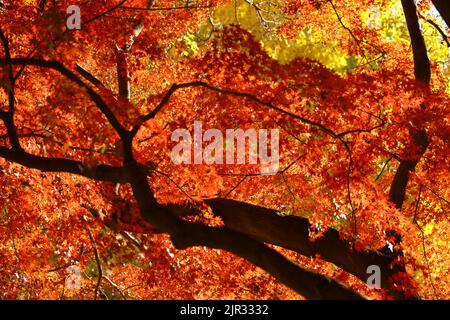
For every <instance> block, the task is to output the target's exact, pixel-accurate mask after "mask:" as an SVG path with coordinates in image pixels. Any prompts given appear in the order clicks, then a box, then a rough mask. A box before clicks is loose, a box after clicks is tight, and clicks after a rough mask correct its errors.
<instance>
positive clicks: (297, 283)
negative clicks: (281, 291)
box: [126, 162, 364, 299]
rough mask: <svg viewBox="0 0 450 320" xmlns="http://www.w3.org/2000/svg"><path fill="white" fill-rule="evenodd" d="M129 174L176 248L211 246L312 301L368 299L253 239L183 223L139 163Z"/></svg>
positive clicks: (142, 203) (150, 217)
mask: <svg viewBox="0 0 450 320" xmlns="http://www.w3.org/2000/svg"><path fill="white" fill-rule="evenodd" d="M126 170H127V172H128V177H129V179H130V184H131V187H132V190H133V194H134V196H135V198H136V201H137V203H138V206H139V208H140V210H141V214H142V216H143V217H144V218H145V219H146V220H147V221H148V222H149V223H151V224H152V225H154V226H155V227H156V228H158V229H159V230H161V231H163V232H166V233H168V234H170V236H171V237H172V241H173V244H174V245H175V247H176V248H178V249H185V248H188V247H190V246H207V247H209V248H216V249H224V250H226V251H229V252H231V253H234V254H236V255H238V256H240V257H242V258H245V259H247V260H248V261H250V262H252V263H253V264H255V265H257V266H259V267H261V268H262V269H264V270H265V271H267V272H269V273H270V274H272V275H273V276H274V277H275V278H277V279H278V280H280V281H281V282H282V283H284V284H286V285H287V286H289V287H290V288H292V289H293V290H295V291H297V292H298V293H300V294H302V295H303V296H304V297H305V298H308V299H364V297H363V296H361V295H360V294H359V293H357V292H355V291H353V290H351V289H349V288H347V287H346V286H344V285H343V284H341V283H339V282H338V281H335V280H333V279H331V278H329V277H326V276H324V275H321V274H318V273H314V272H311V271H308V270H305V269H302V268H301V267H300V266H298V265H296V264H295V263H293V262H291V261H290V260H288V259H287V258H286V257H284V256H283V255H281V254H280V253H278V252H277V251H275V250H273V249H271V248H269V247H267V246H266V245H265V244H263V243H262V242H260V241H258V240H256V239H254V238H253V237H250V236H248V235H245V234H243V233H240V232H237V231H234V230H231V229H228V228H223V227H209V226H206V225H202V224H198V223H192V222H188V221H185V220H182V219H180V218H179V217H177V216H175V215H174V214H173V213H172V212H171V211H169V210H168V209H167V208H165V207H164V206H161V205H159V204H158V203H157V201H156V199H155V198H154V195H153V193H152V191H151V189H150V186H149V184H148V181H147V177H146V175H145V173H144V172H143V171H142V168H140V167H139V165H138V164H137V163H136V162H129V163H127V165H126ZM266 227H267V226H266Z"/></svg>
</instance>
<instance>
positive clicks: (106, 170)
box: [0, 147, 127, 183]
mask: <svg viewBox="0 0 450 320" xmlns="http://www.w3.org/2000/svg"><path fill="white" fill-rule="evenodd" d="M0 157H1V158H4V159H5V160H8V161H11V162H14V163H17V164H20V165H23V166H25V167H28V168H31V169H37V170H40V171H43V172H66V173H72V174H76V175H80V176H83V177H86V178H90V179H93V180H97V181H111V182H118V183H125V182H126V181H127V179H126V175H125V172H124V170H123V168H122V167H112V166H109V165H96V166H90V165H87V164H83V163H81V162H79V161H75V160H70V159H64V158H46V157H40V156H35V155H32V154H29V153H26V152H24V151H17V150H13V149H8V148H6V147H0Z"/></svg>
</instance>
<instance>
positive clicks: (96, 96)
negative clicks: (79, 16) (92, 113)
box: [0, 58, 128, 139]
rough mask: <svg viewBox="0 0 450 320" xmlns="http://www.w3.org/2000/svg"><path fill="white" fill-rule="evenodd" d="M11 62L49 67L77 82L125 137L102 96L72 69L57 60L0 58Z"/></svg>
mask: <svg viewBox="0 0 450 320" xmlns="http://www.w3.org/2000/svg"><path fill="white" fill-rule="evenodd" d="M8 63H10V64H13V65H32V66H37V67H43V68H49V69H53V70H55V71H58V72H59V73H61V74H62V75H64V76H65V77H66V78H68V79H69V80H72V81H73V82H75V83H76V84H78V85H79V86H80V87H83V88H84V89H86V91H87V93H88V94H89V96H90V97H91V99H92V101H94V102H95V104H96V105H97V107H98V108H99V109H100V111H101V112H102V113H103V114H104V115H105V117H106V119H107V120H108V121H109V123H110V124H111V126H112V127H113V128H114V129H115V131H116V132H117V134H118V135H119V136H120V137H121V138H122V139H126V138H127V136H128V133H127V130H126V129H125V128H124V127H123V126H122V125H121V124H120V122H119V120H117V118H116V116H115V115H114V113H113V112H112V111H111V109H110V108H109V107H108V105H107V104H106V102H105V101H104V100H103V98H102V97H101V96H100V95H99V94H97V93H96V92H95V91H94V90H93V89H92V88H91V87H90V86H88V85H87V84H86V83H84V82H83V81H82V80H81V79H80V78H79V77H78V76H77V75H76V74H74V73H73V72H72V71H70V70H69V69H67V68H66V67H65V66H64V65H63V64H62V63H60V62H58V61H49V60H41V59H34V58H12V59H10V60H9V61H8V59H4V58H2V59H0V65H6V64H8Z"/></svg>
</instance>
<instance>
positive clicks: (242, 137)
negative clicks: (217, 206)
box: [171, 121, 280, 175]
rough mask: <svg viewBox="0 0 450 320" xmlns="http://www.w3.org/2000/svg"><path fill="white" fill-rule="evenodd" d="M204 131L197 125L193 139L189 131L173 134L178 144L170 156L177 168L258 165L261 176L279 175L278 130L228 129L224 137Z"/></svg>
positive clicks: (173, 138)
mask: <svg viewBox="0 0 450 320" xmlns="http://www.w3.org/2000/svg"><path fill="white" fill-rule="evenodd" d="M202 127H203V126H202V122H201V121H194V134H193V136H192V135H191V133H190V132H189V130H187V129H176V130H175V131H173V133H172V137H171V139H172V141H174V142H178V143H177V145H175V147H174V148H173V149H172V153H171V158H172V161H173V162H174V163H175V164H192V163H193V164H255V165H256V164H259V165H260V172H261V174H265V175H273V174H276V173H277V172H278V169H279V164H280V161H279V158H280V150H279V130H278V129H270V130H267V129H259V130H256V129H247V130H245V131H244V130H243V129H226V130H225V134H224V132H223V131H221V130H219V129H208V130H206V131H205V132H203V129H202ZM269 141H270V143H269ZM205 142H206V143H208V144H207V145H206V146H205V147H203V146H204V143H205ZM247 146H248V153H247V152H246V151H247ZM269 149H270V150H269Z"/></svg>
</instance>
